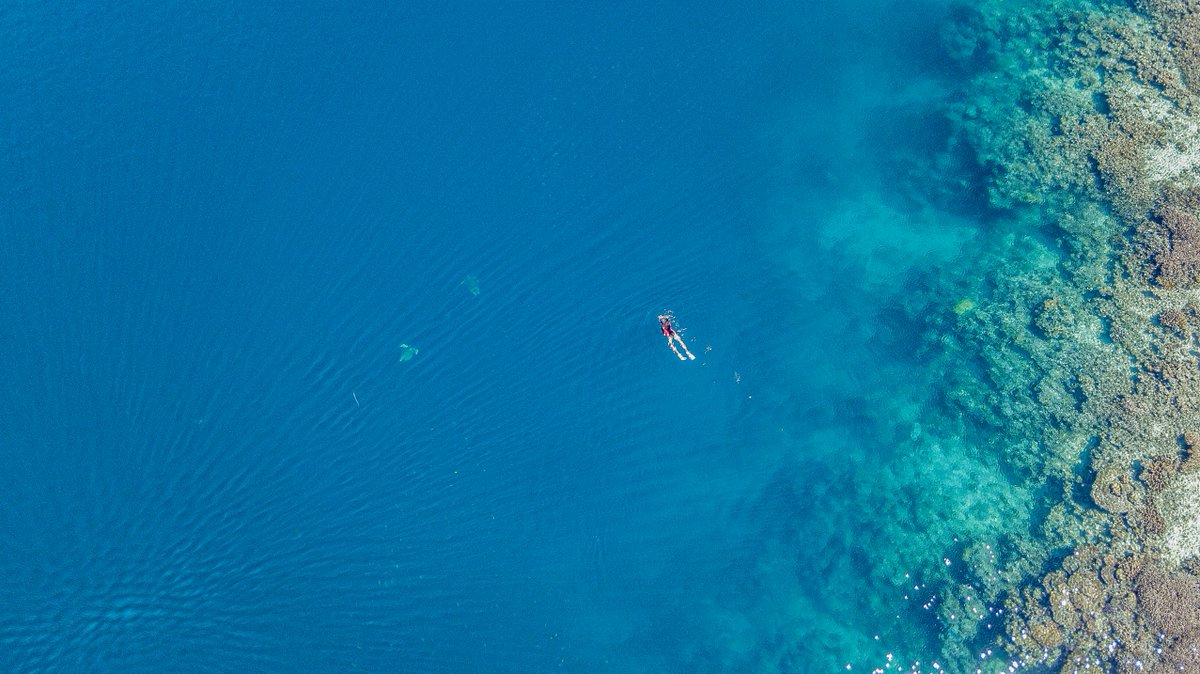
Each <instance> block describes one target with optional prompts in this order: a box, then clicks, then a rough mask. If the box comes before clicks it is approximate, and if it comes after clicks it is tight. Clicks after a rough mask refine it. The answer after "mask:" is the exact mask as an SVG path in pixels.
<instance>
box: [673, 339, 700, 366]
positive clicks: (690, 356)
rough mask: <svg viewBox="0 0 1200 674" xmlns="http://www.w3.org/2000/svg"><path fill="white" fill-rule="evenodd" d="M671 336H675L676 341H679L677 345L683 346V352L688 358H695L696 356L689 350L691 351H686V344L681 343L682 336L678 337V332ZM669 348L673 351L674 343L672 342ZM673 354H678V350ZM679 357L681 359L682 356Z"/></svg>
mask: <svg viewBox="0 0 1200 674" xmlns="http://www.w3.org/2000/svg"><path fill="white" fill-rule="evenodd" d="M673 336H674V337H675V339H676V341H678V342H679V346H682V347H683V352H684V353H686V354H687V357H688V358H690V359H692V360H696V357H695V356H693V355H692V352H691V351H688V348H687V344H684V343H683V338H682V337H680V336H679V334H678V333H676V334H675V335H673ZM671 350H672V351H675V345H674V344H672V345H671ZM675 355H676V356H679V352H678V351H675ZM679 359H680V360H682V359H683V356H679Z"/></svg>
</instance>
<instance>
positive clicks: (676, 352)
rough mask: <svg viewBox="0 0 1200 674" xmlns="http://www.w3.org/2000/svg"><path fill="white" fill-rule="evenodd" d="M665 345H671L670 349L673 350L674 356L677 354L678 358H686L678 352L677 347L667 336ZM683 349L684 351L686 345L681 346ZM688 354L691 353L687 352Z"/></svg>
mask: <svg viewBox="0 0 1200 674" xmlns="http://www.w3.org/2000/svg"><path fill="white" fill-rule="evenodd" d="M667 346H669V347H671V350H672V351H674V352H675V355H676V356H679V360H687V358H684V357H683V354H682V353H679V349H676V348H675V343H674V342H672V341H671V338H670V337H667ZM683 349H684V350H685V351H686V350H687V347H686V346H685V347H683ZM688 355H691V354H688Z"/></svg>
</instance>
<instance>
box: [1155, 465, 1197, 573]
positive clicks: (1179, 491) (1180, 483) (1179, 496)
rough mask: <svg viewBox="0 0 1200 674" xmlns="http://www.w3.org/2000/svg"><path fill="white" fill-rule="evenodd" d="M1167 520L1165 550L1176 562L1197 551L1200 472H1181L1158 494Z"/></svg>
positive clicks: (1159, 503) (1159, 504)
mask: <svg viewBox="0 0 1200 674" xmlns="http://www.w3.org/2000/svg"><path fill="white" fill-rule="evenodd" d="M1158 507H1159V510H1160V511H1161V512H1162V516H1163V519H1164V520H1166V523H1167V530H1166V534H1165V539H1166V540H1165V545H1164V547H1165V553H1166V557H1167V558H1168V559H1171V560H1173V561H1175V562H1177V563H1180V562H1183V560H1185V559H1187V558H1188V557H1192V556H1195V555H1197V554H1200V473H1192V474H1190V475H1180V476H1179V477H1178V478H1177V479H1176V480H1175V481H1174V482H1172V483H1171V486H1169V487H1167V489H1166V490H1165V491H1163V493H1162V494H1161V495H1160V496H1159V497H1158Z"/></svg>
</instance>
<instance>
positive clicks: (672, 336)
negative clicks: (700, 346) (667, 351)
mask: <svg viewBox="0 0 1200 674" xmlns="http://www.w3.org/2000/svg"><path fill="white" fill-rule="evenodd" d="M672 318H674V316H672V315H671V312H669V311H668V312H667V313H665V314H659V315H658V325H659V327H660V328H662V333H663V336H665V337H666V338H667V346H669V347H671V350H672V351H674V352H675V355H676V356H679V360H687V359H688V358H691V359H692V360H696V357H695V356H693V355H692V352H691V351H688V348H687V344H684V343H683V338H682V337H680V336H679V333H678V332H675V328H674V326H672V325H671V319H672ZM675 342H679V346H681V347H683V353H686V354H687V358H684V357H683V353H679V349H677V348H675Z"/></svg>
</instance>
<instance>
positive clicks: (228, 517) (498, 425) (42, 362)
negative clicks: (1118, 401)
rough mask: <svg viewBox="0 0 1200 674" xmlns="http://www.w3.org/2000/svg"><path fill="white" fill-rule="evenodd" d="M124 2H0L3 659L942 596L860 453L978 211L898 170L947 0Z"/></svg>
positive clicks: (488, 638)
mask: <svg viewBox="0 0 1200 674" xmlns="http://www.w3.org/2000/svg"><path fill="white" fill-rule="evenodd" d="M651 4H654V3H651ZM112 5H113V6H111V7H108V8H103V9H101V8H90V9H89V8H81V7H51V6H47V5H44V4H42V3H28V4H25V5H23V6H10V7H8V8H6V9H4V10H2V11H0V31H2V35H3V38H4V39H2V40H0V54H2V56H0V58H2V60H3V63H5V64H6V67H5V68H4V69H3V70H2V71H0V90H2V91H4V92H5V94H4V97H5V100H6V102H5V105H4V108H5V113H4V122H3V126H2V127H0V142H2V143H3V151H2V152H0V195H2V198H0V255H2V256H3V257H2V259H3V264H2V265H0V287H3V288H4V291H3V293H0V317H2V319H3V320H2V321H0V355H2V356H3V370H2V372H3V374H2V375H0V382H2V388H0V396H2V398H0V402H2V404H0V462H2V465H3V470H0V494H3V495H4V496H3V504H4V506H3V508H0V597H2V598H3V599H2V600H0V669H4V670H5V671H30V672H32V671H114V672H117V671H119V672H135V671H230V672H234V671H237V672H245V671H312V672H323V671H338V672H344V671H351V670H361V671H373V672H380V671H431V672H434V671H436V672H444V671H462V672H472V671H480V672H482V671H495V672H542V671H613V672H643V671H680V672H684V671H689V672H691V671H827V668H828V666H829V664H830V663H831V662H832V661H835V660H836V661H838V662H848V661H850V660H852V659H856V658H875V657H878V656H879V654H880V652H882V651H879V652H876V651H875V650H872V649H875V648H876V644H874V643H872V640H871V639H870V637H871V636H872V635H873V634H877V633H879V632H880V631H882V630H886V629H895V630H898V631H899V633H907V634H909V635H918V636H913V637H912V638H913V639H915V640H916V641H917V642H918V643H917V644H916V646H917V647H918V648H919V647H920V645H921V644H923V643H924V642H923V641H922V640H923V639H927V638H928V637H929V636H930V634H929V633H928V632H926V631H925V630H927V628H928V627H929V626H928V625H926V624H924V623H921V622H920V621H919V620H918V621H914V622H912V623H911V624H905V625H902V626H901V627H895V626H892V627H889V626H888V624H887V623H886V622H885V623H881V622H880V621H881V620H882V618H881V617H880V616H877V615H874V614H872V613H870V612H869V611H867V612H863V611H861V610H860V609H861V607H862V606H865V605H874V604H873V602H876V600H875V599H872V598H869V595H871V594H872V593H873V592H874V591H875V589H874V586H872V585H871V584H870V583H869V582H867V578H868V577H869V576H871V574H872V573H883V572H879V571H871V570H870V569H869V568H866V567H869V566H870V565H871V563H870V562H869V561H864V558H863V557H862V555H861V549H862V548H863V544H861V543H853V542H850V543H844V545H840V546H839V545H832V544H831V543H830V542H829V541H831V540H834V539H839V540H840V539H843V538H847V537H848V538H854V537H855V536H859V537H863V536H866V537H868V538H869V537H870V536H871V532H870V528H869V527H865V528H864V526H863V522H870V521H873V520H872V518H874V519H880V518H881V517H882V515H881V514H880V513H878V512H875V513H869V514H867V515H862V514H860V515H858V516H852V515H851V514H850V513H854V512H857V510H856V508H857V509H859V510H861V508H859V506H857V505H856V504H855V503H854V502H853V501H852V500H850V499H852V497H853V493H852V492H849V493H848V492H845V491H844V490H843V486H839V480H841V479H842V478H843V477H844V476H839V474H838V473H837V471H836V470H833V471H832V472H831V471H830V470H828V468H829V467H830V466H831V465H833V464H834V463H838V462H840V461H842V459H844V458H846V457H850V459H848V460H850V461H851V463H852V464H853V465H854V466H860V468H861V466H862V465H863V464H866V463H869V462H870V461H871V460H872V459H871V454H872V452H883V451H886V448H887V447H889V446H890V444H889V443H891V442H892V440H893V438H892V434H893V430H892V429H890V428H884V429H883V430H880V428H879V422H878V415H876V416H875V417H871V415H870V414H869V413H868V411H867V410H864V409H863V405H864V403H863V400H864V397H863V396H864V395H865V393H864V391H867V390H877V389H878V388H879V387H881V386H885V387H886V386H903V385H904V384H905V382H906V381H907V379H906V378H907V377H908V376H909V375H910V374H911V372H914V371H918V370H919V368H920V366H921V364H920V363H919V362H915V361H914V360H913V359H912V356H911V352H912V349H911V340H912V339H913V337H912V334H910V333H915V331H916V330H918V329H919V326H916V327H914V326H912V325H909V324H908V323H906V322H905V320H899V319H898V320H896V321H893V322H892V323H888V324H886V325H883V327H880V326H881V323H880V322H879V321H887V320H888V316H890V315H891V314H889V313H888V312H889V311H893V313H895V312H896V311H898V310H896V304H895V303H896V302H897V299H896V298H897V297H898V296H902V295H903V293H904V292H908V291H913V292H916V290H919V288H917V287H915V286H913V285H912V283H914V281H913V280H912V279H913V278H914V276H912V274H911V270H912V266H913V265H914V264H916V262H915V261H917V260H927V261H928V264H929V265H935V264H942V263H945V262H946V261H947V260H950V259H953V257H954V255H955V253H956V251H957V246H958V245H960V244H961V242H962V241H963V240H965V239H967V238H969V237H970V236H971V235H972V232H973V229H972V228H973V226H974V225H973V224H972V223H971V222H970V221H969V219H968V220H965V221H963V222H957V221H956V222H947V223H941V224H939V225H938V226H937V227H932V226H923V227H924V228H917V229H915V230H912V231H909V230H905V229H904V227H905V224H904V223H908V222H909V221H910V218H909V215H910V214H911V213H910V211H909V210H906V209H909V208H910V206H909V205H906V204H905V201H904V197H903V195H899V196H897V195H896V194H894V193H893V192H894V191H895V189H896V188H895V186H894V185H892V184H889V183H888V181H887V179H886V175H887V171H888V170H889V165H888V164H887V160H889V158H891V159H895V155H897V154H902V153H905V152H907V153H915V154H919V153H921V152H923V151H925V150H926V149H927V148H926V147H925V143H931V144H936V142H937V140H938V138H939V137H940V136H938V134H939V133H941V132H942V131H943V130H941V129H939V128H937V124H936V123H935V122H936V119H934V121H933V122H930V123H926V122H929V120H930V119H933V117H930V118H928V119H927V118H925V117H922V115H923V114H924V113H922V112H921V101H922V94H921V90H920V89H919V88H917V90H916V93H913V91H912V90H909V89H908V84H909V83H910V82H912V81H915V80H918V79H920V78H924V77H928V78H930V79H931V80H932V79H936V78H937V77H940V76H941V74H939V73H937V72H936V70H937V67H938V64H937V63H936V62H935V61H936V58H935V57H934V56H933V55H931V54H930V53H927V52H926V51H924V49H925V48H926V47H927V46H928V44H930V38H931V36H935V34H936V27H937V24H938V22H940V21H942V20H943V19H944V18H945V17H944V14H943V13H942V12H941V11H940V10H938V9H937V8H935V7H933V6H926V5H922V4H916V5H914V4H912V3H897V4H890V3H876V2H869V1H866V0H858V1H857V2H855V3H851V4H850V5H848V6H845V7H827V8H814V7H811V6H809V4H808V3H768V4H761V5H758V6H755V7H754V8H753V9H750V8H748V7H747V8H731V7H729V6H728V3H707V4H704V5H696V4H694V3H693V4H682V3H681V4H669V5H661V6H647V5H646V3H628V4H619V5H613V4H611V3H603V4H599V5H588V4H583V5H580V4H577V3H566V4H563V3H527V4H519V5H517V6H506V7H500V6H497V7H494V8H487V7H484V6H481V5H477V4H474V3H468V4H463V5H460V6H458V7H454V6H447V5H446V4H445V3H401V4H399V5H396V4H392V3H378V4H371V3H368V4H358V5H354V6H340V5H334V4H318V3H302V4H300V5H297V6H292V7H289V8H287V9H284V8H281V7H268V8H259V7H258V6H257V5H256V4H255V3H232V2H231V3H216V4H213V3H210V4H208V5H206V6H204V7H203V8H192V7H187V6H182V5H180V6H176V5H168V6H164V5H162V4H160V3H142V2H120V3H112ZM934 41H936V40H934ZM905 97H907V98H905ZM897 110H899V111H901V112H903V111H905V110H908V111H909V113H911V114H907V113H906V114H897ZM881 111H882V112H881ZM885 113H886V114H885ZM931 128H932V130H930V129H931ZM927 134H928V135H929V136H930V137H929V138H926V137H925V136H926V135H927ZM883 148H886V151H885V150H884V149H883ZM881 176H883V177H882V178H881ZM889 190H890V191H889ZM864 193H870V194H872V195H875V196H869V197H867V198H862V195H863V194H864ZM856 195H857V196H856ZM854 199H861V200H862V201H864V202H867V203H872V204H875V203H878V204H884V206H880V207H879V208H877V209H875V210H874V211H872V212H876V213H878V212H880V211H883V212H886V213H893V214H895V218H894V220H895V221H894V222H892V221H890V220H888V219H887V217H879V218H876V219H875V221H874V224H871V223H870V222H867V220H863V219H860V218H858V217H857V216H855V215H854V213H855V212H856V211H854V209H849V210H848V209H847V208H846V206H845V204H846V203H847V200H854ZM868 210H869V209H868ZM849 222H854V223H856V224H854V225H853V226H850V225H847V223H849ZM822 223H825V224H824V225H822ZM889 223H890V224H889ZM926 224H928V223H926ZM859 226H861V229H858V227H859ZM889 227H890V228H891V229H889ZM872 241H874V242H875V243H872ZM879 242H882V243H879ZM469 278H473V279H478V289H479V292H478V295H477V296H476V295H475V294H473V293H472V292H471V281H470V280H469ZM905 283H908V284H909V285H908V286H905V285H904V284H905ZM664 308H670V309H672V310H673V311H674V312H675V313H676V315H677V316H678V319H679V322H680V324H681V325H682V326H683V327H685V328H686V332H685V333H684V335H685V337H686V338H687V339H688V342H689V345H690V347H691V349H692V350H693V351H694V352H696V354H697V356H698V358H697V360H696V361H695V362H685V363H683V362H679V361H678V360H676V359H675V358H674V356H672V354H671V353H670V351H668V350H667V348H666V346H665V345H664V344H663V342H662V338H661V335H659V333H658V326H657V323H656V321H655V319H654V316H655V314H656V313H658V312H659V311H661V310H663V309H664ZM901 313H902V312H901ZM868 322H872V323H871V324H873V325H874V326H875V327H873V328H872V327H869V326H868ZM402 344H407V345H411V346H413V347H417V348H418V349H419V353H418V354H417V355H416V356H415V357H413V358H412V359H410V360H407V361H403V362H402V361H401V358H400V357H401V355H402V353H403V349H402V348H401V345H402ZM917 397H920V396H917ZM909 424H911V419H908V420H906V421H905V422H904V424H903V427H902V428H901V430H899V431H895V434H896V435H897V436H898V437H907V436H908V435H909ZM885 426H886V424H885ZM839 465H840V464H839ZM861 469H864V470H865V468H861ZM798 485H801V486H798ZM839 498H841V499H843V500H842V501H841V502H840V505H830V500H832V501H834V502H837V501H838V499H839ZM855 517H857V519H855ZM847 518H851V519H847ZM885 519H886V518H885ZM879 526H880V527H883V526H885V525H884V524H883V523H880V524H879ZM814 541H815V542H814ZM831 545H832V547H831ZM843 548H845V549H843ZM850 548H853V549H855V550H859V551H860V552H859V553H858V554H857V556H856V555H855V554H852V553H851V552H847V551H846V549H850ZM855 565H858V566H855ZM863 565H866V566H863ZM776 567H778V568H776ZM860 581H861V584H856V583H860ZM889 606H890V605H889ZM885 610H890V609H885ZM880 615H882V613H881V614H880ZM884 617H886V618H889V619H890V618H891V616H890V615H888V616H884ZM833 633H837V634H841V635H842V636H839V637H837V638H834V637H833V636H830V635H831V634H833ZM846 635H849V636H846ZM822 639H824V640H822ZM793 642H794V643H793ZM860 646H861V648H859V647H860ZM880 648H882V647H880ZM847 649H851V650H847ZM854 649H857V650H854Z"/></svg>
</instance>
